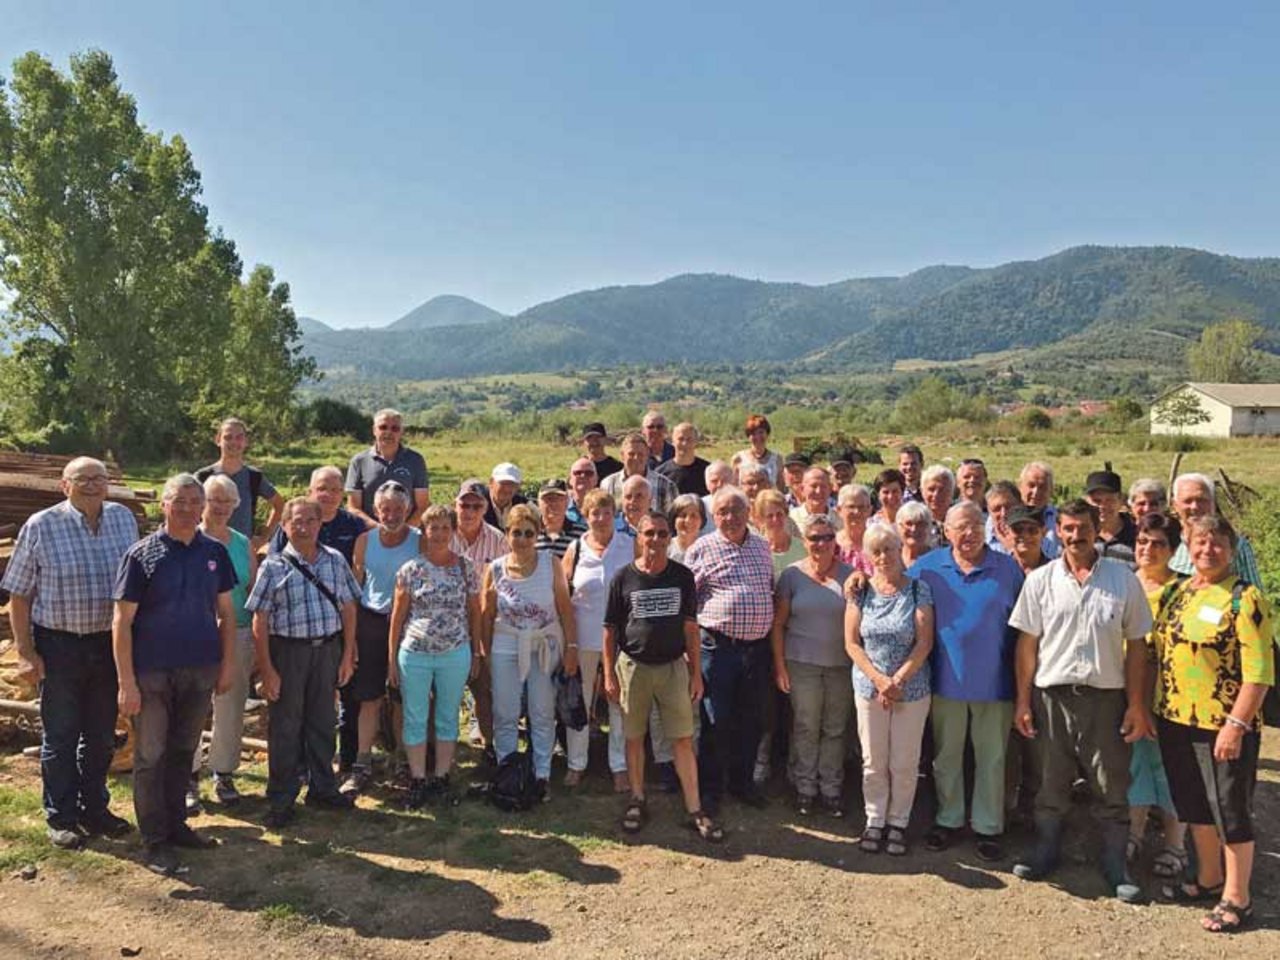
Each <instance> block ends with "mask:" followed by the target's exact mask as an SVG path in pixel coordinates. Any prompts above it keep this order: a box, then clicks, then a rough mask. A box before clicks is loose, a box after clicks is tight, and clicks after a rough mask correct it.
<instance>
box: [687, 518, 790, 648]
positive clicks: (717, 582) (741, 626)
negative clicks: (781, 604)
mask: <svg viewBox="0 0 1280 960" xmlns="http://www.w3.org/2000/svg"><path fill="white" fill-rule="evenodd" d="M684 562H685V566H687V567H688V568H689V569H690V570H692V571H693V582H694V586H696V587H697V590H698V625H699V626H701V627H704V628H706V629H708V630H715V631H717V632H719V633H723V634H725V635H726V636H729V637H732V638H733V639H734V640H758V639H760V638H761V637H763V636H765V635H766V634H768V632H769V629H770V627H772V626H773V556H772V554H771V553H770V552H769V542H768V541H767V540H765V538H764V537H762V536H760V535H759V534H758V533H750V532H748V533H747V538H746V540H744V541H743V542H742V543H741V544H737V543H734V542H733V541H732V540H730V539H729V538H728V537H726V536H725V535H724V534H722V533H721V532H720V531H719V530H716V531H714V532H713V533H709V534H707V535H706V536H705V537H700V538H699V539H697V540H695V541H694V542H693V545H692V546H691V547H689V550H688V552H687V553H686V554H685V560H684Z"/></svg>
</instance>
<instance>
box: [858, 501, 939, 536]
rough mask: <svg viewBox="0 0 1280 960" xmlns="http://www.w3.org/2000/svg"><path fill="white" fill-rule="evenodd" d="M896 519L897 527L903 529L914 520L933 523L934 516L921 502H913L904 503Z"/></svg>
mask: <svg viewBox="0 0 1280 960" xmlns="http://www.w3.org/2000/svg"><path fill="white" fill-rule="evenodd" d="M894 519H895V522H896V523H897V525H898V526H899V527H901V526H902V525H903V524H904V523H907V522H909V521H912V520H915V521H920V520H927V521H928V522H930V523H932V522H933V514H932V513H930V512H929V508H928V507H926V506H925V505H924V504H923V503H921V502H920V501H919V500H912V501H911V502H910V503H904V504H903V505H902V506H901V507H899V508H898V515H897V517H895V518H894ZM876 526H882V524H876ZM868 529H870V528H868Z"/></svg>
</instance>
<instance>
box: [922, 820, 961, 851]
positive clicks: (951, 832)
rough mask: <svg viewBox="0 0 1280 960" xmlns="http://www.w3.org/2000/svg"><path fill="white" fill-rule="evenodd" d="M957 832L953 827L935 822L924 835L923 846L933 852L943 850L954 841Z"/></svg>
mask: <svg viewBox="0 0 1280 960" xmlns="http://www.w3.org/2000/svg"><path fill="white" fill-rule="evenodd" d="M959 832H960V831H959V830H957V829H956V828H955V827H944V826H943V825H942V824H940V823H935V824H934V825H933V826H932V827H930V828H929V832H928V833H926V834H925V835H924V848H925V849H926V850H932V851H933V852H934V853H938V852H940V851H942V850H945V849H947V847H949V846H951V844H952V843H953V842H954V841H955V839H956V834H958V833H959Z"/></svg>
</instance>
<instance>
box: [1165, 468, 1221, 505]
mask: <svg viewBox="0 0 1280 960" xmlns="http://www.w3.org/2000/svg"><path fill="white" fill-rule="evenodd" d="M1184 483H1194V484H1196V485H1197V486H1199V487H1200V489H1201V490H1203V491H1204V492H1205V493H1207V494H1209V499H1210V500H1213V501H1215V502H1216V501H1217V496H1216V494H1215V493H1214V485H1213V477H1211V476H1209V475H1208V474H1204V473H1180V474H1178V476H1177V477H1175V478H1174V481H1173V497H1174V499H1175V500H1176V499H1177V498H1178V487H1179V486H1180V485H1181V484H1184Z"/></svg>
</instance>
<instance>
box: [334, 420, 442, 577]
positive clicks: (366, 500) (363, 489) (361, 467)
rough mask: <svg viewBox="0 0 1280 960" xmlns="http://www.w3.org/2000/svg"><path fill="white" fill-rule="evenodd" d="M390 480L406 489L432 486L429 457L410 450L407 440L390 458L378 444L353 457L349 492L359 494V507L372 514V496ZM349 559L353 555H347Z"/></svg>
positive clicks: (348, 469)
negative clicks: (429, 474)
mask: <svg viewBox="0 0 1280 960" xmlns="http://www.w3.org/2000/svg"><path fill="white" fill-rule="evenodd" d="M388 480H395V481H396V482H397V483H399V484H400V485H401V486H403V487H404V488H405V489H406V490H408V491H410V494H411V495H412V492H413V491H414V490H426V489H427V488H428V487H430V486H431V484H430V482H429V478H428V476H427V461H426V460H424V459H423V458H422V454H420V453H418V451H416V450H410V449H409V448H408V447H406V446H405V445H404V444H401V445H400V447H399V448H398V449H397V450H396V455H395V456H394V457H392V458H391V459H390V460H387V459H385V458H384V457H382V456H380V455H379V454H378V448H377V447H370V448H369V449H368V450H361V451H360V452H359V453H357V454H356V455H355V456H354V457H352V458H351V463H350V465H349V466H348V467H347V483H346V489H347V493H358V494H360V509H361V510H363V511H364V512H365V513H367V514H368V515H369V516H371V517H372V516H376V514H375V513H374V512H373V498H374V496H375V495H376V494H377V492H378V488H379V487H380V486H382V485H383V484H384V483H386V482H387V481H388ZM347 559H348V562H350V558H349V557H348V558H347Z"/></svg>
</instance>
